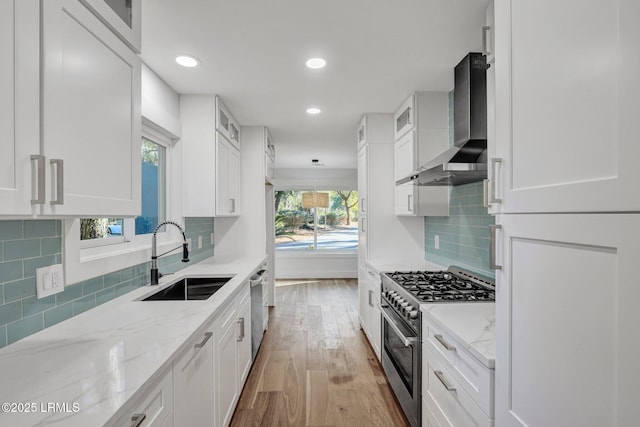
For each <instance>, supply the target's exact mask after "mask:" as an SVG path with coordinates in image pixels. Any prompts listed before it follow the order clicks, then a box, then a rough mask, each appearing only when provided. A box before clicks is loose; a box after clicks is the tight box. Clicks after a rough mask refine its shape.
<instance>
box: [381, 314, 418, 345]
mask: <svg viewBox="0 0 640 427" xmlns="http://www.w3.org/2000/svg"><path fill="white" fill-rule="evenodd" d="M378 308H379V309H380V313H382V316H383V317H384V318H385V320H386V321H387V324H389V326H391V329H393V330H394V332H395V333H396V334H398V336H399V337H400V339H401V340H402V343H403V344H404V346H405V347H409V346H411V345H412V344H414V343H416V342H417V341H418V338H417V337H407V336H405V335H404V334H403V333H402V331H401V330H400V328H398V325H396V324H395V322H394V321H393V319H392V318H391V317H390V316H389V315H388V314H387V313H386V312H385V310H384V306H382V305H381V304H378Z"/></svg>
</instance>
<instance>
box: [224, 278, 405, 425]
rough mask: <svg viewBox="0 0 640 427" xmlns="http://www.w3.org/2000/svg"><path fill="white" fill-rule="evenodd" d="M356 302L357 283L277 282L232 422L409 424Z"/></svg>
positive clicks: (325, 281)
mask: <svg viewBox="0 0 640 427" xmlns="http://www.w3.org/2000/svg"><path fill="white" fill-rule="evenodd" d="M357 304H358V289H357V281H356V280H299V281H278V282H277V283H276V306H275V307H272V308H271V309H270V313H269V329H268V330H267V331H266V332H265V336H264V338H263V341H262V345H261V346H260V350H259V352H258V355H257V356H256V360H255V362H254V365H253V367H252V368H251V373H250V374H249V378H248V379H247V383H246V384H245V387H244V390H243V391H242V394H241V396H240V400H239V402H238V406H237V408H236V412H235V414H234V416H233V419H232V420H231V426H237V427H245V426H336V427H338V426H349V427H351V426H367V427H368V426H399V427H403V426H408V423H407V421H406V420H405V418H404V415H403V414H402V410H401V409H400V407H399V405H398V403H397V402H396V401H395V399H394V397H393V392H392V391H391V389H390V387H389V383H388V382H387V379H386V377H385V376H384V373H383V371H382V366H381V365H380V363H379V362H378V359H377V358H376V356H375V354H374V352H373V349H372V348H371V347H370V345H369V343H368V341H367V338H366V337H365V335H364V333H363V332H362V330H361V329H360V324H359V321H358V310H357Z"/></svg>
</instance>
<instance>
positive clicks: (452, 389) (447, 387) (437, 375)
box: [433, 371, 456, 391]
mask: <svg viewBox="0 0 640 427" xmlns="http://www.w3.org/2000/svg"><path fill="white" fill-rule="evenodd" d="M433 373H434V374H435V376H436V377H437V378H438V379H439V380H440V382H441V383H442V385H443V386H444V388H446V389H447V390H448V391H456V388H455V387H452V386H450V385H449V384H447V382H446V381H445V379H444V375H442V371H433Z"/></svg>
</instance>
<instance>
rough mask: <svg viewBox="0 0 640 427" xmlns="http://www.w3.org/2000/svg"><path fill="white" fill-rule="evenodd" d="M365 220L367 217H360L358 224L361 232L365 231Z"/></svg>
mask: <svg viewBox="0 0 640 427" xmlns="http://www.w3.org/2000/svg"><path fill="white" fill-rule="evenodd" d="M366 222H367V218H362V221H360V226H361V227H360V229H361V230H362V232H363V233H364V232H365V231H367V230H366V229H365V224H366Z"/></svg>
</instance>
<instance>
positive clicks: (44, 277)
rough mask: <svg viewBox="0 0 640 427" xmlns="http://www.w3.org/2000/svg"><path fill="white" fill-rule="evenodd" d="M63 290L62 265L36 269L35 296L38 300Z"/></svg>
mask: <svg viewBox="0 0 640 427" xmlns="http://www.w3.org/2000/svg"><path fill="white" fill-rule="evenodd" d="M63 290H64V273H63V270H62V264H55V265H50V266H48V267H42V268H38V269H36V296H37V297H38V299H40V298H44V297H47V296H49V295H53V294H57V293H59V292H62V291H63Z"/></svg>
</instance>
